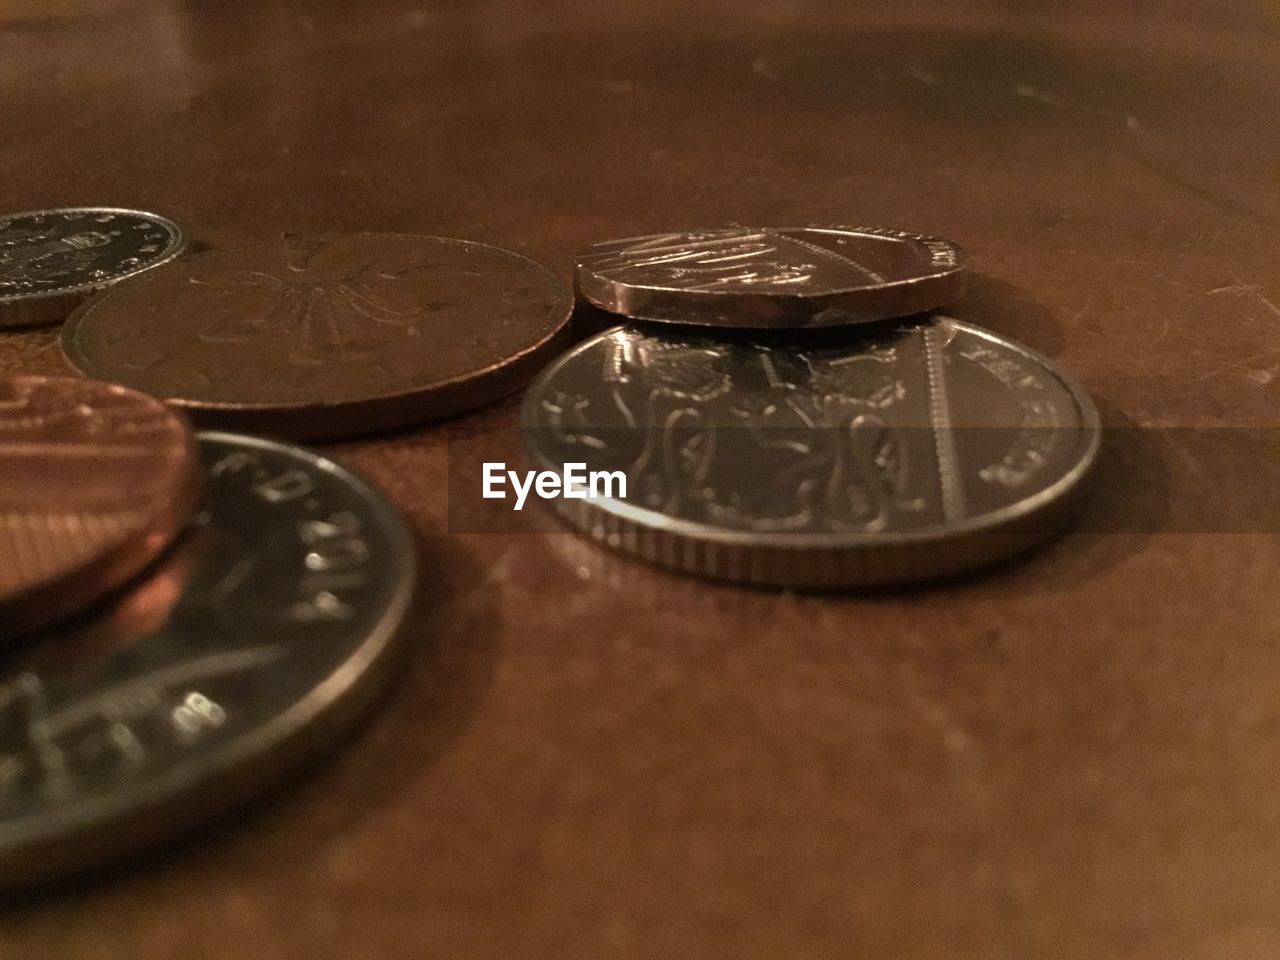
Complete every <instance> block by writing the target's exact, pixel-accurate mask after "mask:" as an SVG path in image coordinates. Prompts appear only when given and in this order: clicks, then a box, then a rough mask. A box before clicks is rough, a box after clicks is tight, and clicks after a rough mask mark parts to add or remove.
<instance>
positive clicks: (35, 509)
mask: <svg viewBox="0 0 1280 960" xmlns="http://www.w3.org/2000/svg"><path fill="white" fill-rule="evenodd" d="M199 491H200V469H199V466H198V461H197V458H196V451H195V444H194V441H193V439H192V437H191V433H190V430H189V429H188V427H187V424H186V421H185V419H184V418H183V417H182V416H181V415H180V414H178V413H176V412H174V411H172V410H170V409H169V408H167V407H166V406H165V405H164V404H163V403H161V402H160V401H158V400H154V399H152V398H151V397H147V396H144V395H142V394H140V393H137V392H135V391H133V390H128V389H125V388H124V387H118V386H113V385H111V384H106V383H97V382H94V381H92V380H81V379H78V378H72V377H39V376H20V377H10V378H0V641H2V640H4V639H7V638H9V637H10V636H12V635H14V634H17V633H21V632H26V631H29V630H33V629H35V628H37V627H40V626H43V625H45V624H49V623H53V622H54V621H56V620H58V619H61V618H62V617H65V616H67V615H69V614H71V613H74V612H75V611H77V610H79V609H81V608H82V607H85V606H88V605H89V604H91V603H93V602H95V601H96V600H98V599H100V598H101V597H102V596H103V595H104V594H106V593H107V592H108V591H110V590H111V589H113V588H115V587H117V586H119V585H120V584H122V583H124V581H126V580H127V579H129V577H131V576H133V575H134V574H135V573H137V572H138V571H139V570H141V569H142V568H143V567H145V566H146V565H147V564H148V563H149V562H151V560H153V559H154V558H155V557H156V556H157V555H158V554H159V553H160V552H161V551H162V550H164V548H165V547H166V546H168V545H169V543H170V542H171V541H172V540H173V538H174V537H175V536H176V534H177V533H178V531H179V530H180V529H181V528H182V526H183V525H184V524H185V523H186V521H187V518H188V517H189V516H190V514H191V511H192V510H193V509H194V508H195V505H196V502H197V500H198V498H199Z"/></svg>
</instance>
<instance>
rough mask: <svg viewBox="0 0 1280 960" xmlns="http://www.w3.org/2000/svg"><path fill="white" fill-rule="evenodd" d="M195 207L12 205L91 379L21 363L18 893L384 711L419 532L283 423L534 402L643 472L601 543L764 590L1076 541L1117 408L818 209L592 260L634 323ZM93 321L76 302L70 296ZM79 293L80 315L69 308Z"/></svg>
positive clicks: (429, 262)
mask: <svg viewBox="0 0 1280 960" xmlns="http://www.w3.org/2000/svg"><path fill="white" fill-rule="evenodd" d="M184 243H185V241H184V238H183V235H182V232H181V231H180V230H179V229H178V228H177V227H176V226H174V225H173V224H172V223H171V222H170V221H169V220H167V219H165V218H163V217H157V216H154V215H151V214H145V213H139V212H136V211H127V210H117V209H109V208H103V209H75V210H65V211H40V212H36V213H31V214H18V215H14V216H11V217H7V218H0V326H14V327H17V326H25V325H31V324H36V323H45V324H48V323H56V322H59V321H61V320H63V319H65V320H66V322H65V325H64V326H63V329H62V345H63V351H64V353H65V355H66V357H67V359H68V360H69V361H70V363H71V364H72V365H73V366H74V367H75V368H76V369H77V370H79V371H80V372H81V373H83V374H85V375H86V377H85V378H71V377H65V378H59V377H44V376H30V375H19V376H12V377H9V378H8V379H0V640H3V641H6V642H5V645H4V646H3V648H0V657H3V659H0V887H11V886H16V885H19V884H25V883H29V882H31V881H33V880H43V879H47V878H50V877H53V876H55V875H57V874H59V873H62V872H64V871H66V870H68V869H72V868H77V867H83V866H85V865H87V864H92V863H97V862H100V861H103V860H105V859H107V858H110V857H112V856H114V855H117V854H120V853H123V852H126V851H128V850H131V849H133V848H135V847H137V846H139V845H142V844H145V843H149V842H152V841H155V840H156V839H158V838H160V837H161V836H164V835H166V834H168V833H171V832H173V831H175V830H177V829H179V828H181V827H183V826H185V825H188V824H190V823H192V822H193V821H195V820H196V819H198V818H203V817H207V816H209V815H210V814H212V813H215V812H217V811H219V810H222V809H225V808H226V807H227V806H228V805H229V804H231V803H233V802H235V801H237V800H240V799H242V798H244V797H246V796H248V795H250V794H252V793H254V792H256V791H258V790H261V789H262V788H264V787H265V786H266V785H267V784H268V783H271V782H274V781H276V780H278V779H279V778H280V777H282V776H283V775H285V773H287V772H288V771H289V770H290V769H293V768H294V767H295V766H296V765H297V764H298V763H300V762H302V761H303V760H304V759H306V757H308V756H309V755H310V754H311V753H312V752H314V751H315V750H316V749H318V748H319V747H320V746H322V745H323V744H324V743H325V742H326V741H327V740H329V739H331V736H330V735H331V734H332V733H333V732H335V731H336V730H337V729H338V728H340V727H341V726H342V725H343V724H345V723H349V722H350V721H351V720H353V719H354V718H355V717H356V716H358V714H359V712H360V709H361V708H362V707H363V706H365V705H367V704H368V703H369V701H370V700H371V699H373V696H374V693H375V692H376V691H377V689H378V684H379V682H380V681H381V680H382V679H384V678H385V677H386V676H387V674H388V664H389V663H390V658H391V656H392V653H393V651H394V650H395V648H396V646H397V644H396V640H397V638H398V637H400V636H402V635H403V633H404V629H405V627H406V625H407V624H408V622H409V618H410V609H411V601H412V596H413V592H414V591H413V588H414V584H415V580H416V576H415V569H416V563H415V551H414V546H413V540H412V537H411V536H410V534H409V532H408V530H407V528H406V526H405V524H404V521H403V520H402V519H401V518H400V516H399V515H398V514H397V513H396V511H395V510H394V508H393V507H392V506H391V505H390V504H389V503H387V501H386V500H385V499H383V497H382V496H381V495H380V494H379V493H377V492H376V491H375V490H373V489H372V488H371V487H369V486H368V485H367V484H366V483H365V482H364V481H362V480H360V479H359V478H358V477H356V476H355V475H353V474H351V473H350V472H349V471H347V470H346V469H344V468H343V467H341V466H340V465H339V464H337V463H335V462H333V461H331V460H329V459H327V458H325V457H322V456H319V455H317V454H314V453H310V452H307V451H305V450H302V449H300V448H298V447H295V446H289V445H288V444H286V443H281V442H278V441H277V440H271V439H263V438H261V437H255V436H249V435H243V434H233V433H201V434H193V433H192V432H191V428H190V427H189V426H188V417H190V418H191V419H192V420H194V421H195V422H196V423H197V424H200V425H204V426H214V427H219V428H233V429H236V430H242V431H247V432H249V433H253V434H265V435H269V436H273V437H277V438H286V439H289V440H297V439H319V438H330V437H338V436H349V435H353V434H365V433H371V432H375V431H379V430H388V429H394V428H398V427H403V426H406V425H409V424H415V423H420V422H422V421H425V420H430V419H435V418H439V417H444V416H449V415H452V414H455V413H459V412H461V411H464V410H467V409H470V408H472V407H476V406H479V405H481V404H484V403H487V402H489V401H492V400H494V399H497V398H499V397H502V396H505V395H507V394H509V393H512V392H514V391H516V390H518V389H520V388H521V387H522V386H523V385H524V384H525V383H526V382H527V381H528V380H529V379H530V378H531V377H533V376H534V375H536V374H538V371H539V368H542V367H543V366H544V365H545V364H547V363H548V362H550V366H549V367H546V369H545V370H543V371H542V372H541V374H540V375H539V378H538V380H537V382H536V383H535V384H534V385H533V386H532V387H531V389H530V390H529V392H528V394H527V395H526V398H525V402H524V406H523V413H522V417H523V425H524V428H525V441H526V444H527V447H528V452H529V454H530V456H531V457H532V459H533V460H534V461H535V463H536V464H537V465H538V466H539V467H542V468H547V469H554V468H557V467H558V468H560V469H563V468H564V465H565V464H567V463H570V462H575V463H576V462H583V461H585V462H584V463H583V466H584V468H586V469H589V470H591V471H604V472H608V473H616V474H620V475H622V476H624V477H625V478H627V480H628V481H629V490H628V491H627V493H625V494H624V493H622V492H619V494H618V495H617V496H616V497H615V496H612V495H603V496H599V497H589V498H585V499H568V498H566V499H562V500H559V501H557V504H558V508H559V511H560V513H561V515H562V516H563V517H564V518H565V520H566V521H568V523H570V524H571V525H572V526H573V527H575V528H577V529H578V530H580V531H582V532H584V533H585V534H587V535H588V536H589V537H591V538H592V539H594V540H596V541H599V542H600V543H603V544H605V545H607V546H610V547H613V548H616V549H619V550H623V551H626V552H628V553H631V554H633V555H636V556H639V557H642V558H645V559H647V560H650V561H654V562H656V563H660V564H664V565H666V566H669V567H673V568H675V569H678V570H681V571H685V572H689V573H694V574H699V575H704V576H709V577H718V578H725V579H731V580H735V581H739V582H744V583H749V584H762V585H778V584H781V585H795V586H805V587H839V586H846V585H851V584H880V583H891V582H900V581H904V580H912V579H918V578H921V577H925V576H935V575H939V574H943V573H950V572H954V571H958V570H963V569H967V568H969V567H972V566H976V565H978V564H982V563H987V562H990V561H992V560H994V559H996V558H998V557H1001V556H1005V555H1007V554H1009V553H1011V552H1013V551H1016V550H1019V549H1022V548H1024V547H1026V546H1028V545H1030V544H1031V543H1034V542H1036V541H1037V540H1039V539H1041V538H1043V537H1044V536H1046V535H1047V534H1048V533H1050V532H1052V531H1053V530H1055V529H1057V528H1058V527H1059V526H1061V524H1062V523H1063V522H1064V521H1065V520H1066V519H1067V518H1068V517H1069V505H1070V502H1071V500H1072V498H1073V495H1074V493H1075V492H1076V490H1077V489H1078V488H1079V487H1080V482H1081V480H1082V479H1083V478H1084V476H1085V475H1086V474H1087V473H1088V471H1089V469H1090V466H1091V465H1092V462H1093V459H1094V457H1095V455H1096V451H1097V446H1098V434H1099V428H1098V423H1097V416H1096V414H1095V412H1094V410H1093V407H1092V405H1091V403H1090V401H1089V399H1088V397H1087V396H1086V395H1085V394H1084V392H1083V391H1082V390H1080V389H1079V387H1077V386H1075V385H1074V384H1073V383H1072V382H1071V381H1070V380H1069V379H1067V378H1066V377H1064V376H1063V375H1062V374H1060V373H1058V372H1057V371H1055V370H1053V369H1052V368H1051V367H1050V366H1049V365H1048V363H1047V362H1046V361H1045V360H1044V359H1043V358H1041V357H1039V356H1037V355H1036V354H1035V353H1033V352H1032V351H1030V350H1028V349H1026V348H1024V347H1021V346H1019V345H1017V344H1015V343H1012V342H1010V341H1008V340H1005V339H1003V338H1001V337H999V336H998V335H996V334H994V333H991V332H988V331H984V330H981V329H979V328H977V327H974V326H971V325H968V324H964V323H960V322H958V321H956V320H952V319H949V318H946V317H943V316H940V315H937V314H935V313H930V311H934V310H937V309H938V308H941V307H943V306H945V305H947V304H948V303H951V302H953V301H955V300H956V299H958V298H959V297H960V296H961V294H962V292H963V287H964V277H965V262H964V256H963V254H962V253H961V251H960V250H959V249H958V248H957V247H956V246H955V245H954V244H951V243H949V242H948V241H946V240H943V239H940V238H936V237H925V236H911V235H907V234H902V233H897V232H893V231H884V230H867V229H850V228H842V227H806V228H798V229H786V230H747V229H740V228H732V229H727V230H715V231H702V232H699V233H694V234H666V235H661V236H654V237H642V238H638V239H634V240H625V241H619V242H615V243H608V244H600V245H598V246H596V247H593V248H590V249H589V250H588V251H586V252H585V253H584V254H583V255H582V256H581V257H580V258H579V261H578V264H577V278H576V279H577V289H578V292H579V295H580V296H581V297H582V298H583V299H584V300H586V301H589V302H590V303H592V304H594V305H595V306H596V307H599V308H602V309H604V310H606V311H610V312H612V313H614V314H615V315H617V316H618V318H619V320H621V321H625V322H624V323H623V324H622V325H620V326H617V327H616V328H614V329H610V330H607V331H606V332H604V333H601V334H599V335H598V336H596V337H594V338H592V339H590V340H587V341H586V342H584V343H581V344H579V345H577V346H575V347H573V348H572V349H569V350H568V352H567V353H563V354H562V355H560V356H559V357H558V358H557V357H556V355H557V354H559V353H560V352H561V351H562V350H563V349H564V348H565V347H566V346H567V345H568V344H567V339H566V338H567V336H568V329H569V325H568V324H569V318H570V313H571V310H572V307H573V298H572V296H571V295H570V293H569V291H568V290H567V289H566V288H565V287H564V286H563V285H562V284H561V283H560V281H559V280H558V279H557V278H556V277H555V275H554V274H553V273H551V272H550V271H548V270H547V269H545V268H544V267H542V266H540V265H539V264H537V263H534V262H533V261H530V260H528V259H526V258H524V257H522V256H520V255H518V254H515V253H511V252H509V251H505V250H501V249H498V248H494V247H489V246H485V245H483V244H478V243H472V242H468V241H462V240H451V239H445V238H438V237H428V236H410V235H399V234H395V235H392V234H360V235H355V236H322V237H317V238H301V237H285V238H282V239H280V240H277V241H273V242H268V243H262V244H257V245H252V246H247V247H239V248H230V249H214V250H210V251H208V252H205V253H201V254H197V255H193V256H188V257H184V258H179V256H178V255H179V253H180V252H181V250H182V248H183V245H184ZM71 311H73V312H71ZM69 312H70V315H69V316H68V313H69Z"/></svg>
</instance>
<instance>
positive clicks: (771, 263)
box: [576, 226, 966, 328]
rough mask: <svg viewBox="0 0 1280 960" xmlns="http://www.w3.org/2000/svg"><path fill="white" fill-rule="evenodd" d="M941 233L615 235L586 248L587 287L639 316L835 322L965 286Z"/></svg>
mask: <svg viewBox="0 0 1280 960" xmlns="http://www.w3.org/2000/svg"><path fill="white" fill-rule="evenodd" d="M965 271H966V267H965V256H964V253H963V252H962V251H961V250H960V248H958V247H957V246H956V245H955V244H953V243H951V242H950V241H949V240H944V239H942V238H941V237H928V236H916V235H914V234H908V233H899V232H897V231H893V230H877V229H872V228H865V227H816V226H815V227H795V228H754V227H733V228H730V229H724V230H701V231H696V232H690V233H665V234H656V235H654V236H647V237H633V238H631V239H628V240H614V241H610V242H608V243H599V244H596V245H595V246H592V247H588V248H587V249H586V250H585V251H583V252H582V253H581V254H579V255H578V258H577V274H576V283H577V288H578V293H579V295H581V296H582V297H584V298H586V299H587V300H588V301H590V302H591V303H593V304H595V305H596V306H597V307H600V308H601V309H603V310H608V311H610V312H611V313H616V314H621V315H622V316H626V317H634V318H635V319H638V320H656V321H663V322H670V323H683V324H706V325H709V326H716V327H744V328H750V327H763V328H796V327H827V326H841V325H845V324H855V323H864V322H868V321H872V320H884V319H886V318H889V317H903V316H907V315H909V314H916V313H923V312H925V311H929V310H936V309H937V308H939V307H943V306H946V305H947V304H950V303H954V302H955V301H956V300H958V299H960V297H961V296H962V295H963V294H964V284H965Z"/></svg>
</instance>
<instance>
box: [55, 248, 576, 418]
mask: <svg viewBox="0 0 1280 960" xmlns="http://www.w3.org/2000/svg"><path fill="white" fill-rule="evenodd" d="M572 308H573V298H572V295H571V294H570V292H569V290H568V289H567V287H566V286H565V285H564V284H563V283H561V281H560V280H559V279H558V278H557V277H556V276H555V275H554V274H553V273H551V272H550V271H549V270H547V269H546V268H545V267H542V266H541V265H539V264H537V263H534V262H533V261H532V260H529V259H528V258H526V257H522V256H520V255H519V254H516V253H512V252H510V251H507V250H501V249H499V248H497V247H490V246H486V245H485V244H480V243H471V242H469V241H465V240H450V239H445V238H441V237H419V236H404V235H397V234H360V235H354V236H346V237H327V238H319V239H303V238H296V237H295V238H286V239H283V240H278V241H274V242H270V243H262V244H258V245H255V246H248V247H241V248H238V249H228V250H214V251H210V252H208V253H204V254H200V255H198V256H194V257H190V258H187V259H183V260H179V261H175V262H173V263H171V264H168V265H166V266H163V267H158V268H156V269H155V270H151V271H148V272H147V273H145V274H142V275H140V276H139V277H137V278H136V279H135V280H131V281H129V282H127V283H123V284H120V285H119V286H117V287H115V288H113V289H112V290H110V291H109V292H107V293H106V294H104V295H103V296H101V297H100V298H98V299H97V300H94V301H92V302H90V303H87V304H85V305H84V306H83V307H81V308H80V309H79V310H77V311H76V313H75V314H73V315H72V317H71V318H70V319H69V320H68V321H67V325H66V327H65V329H64V330H63V337H62V349H63V352H64V353H65V354H66V356H67V357H68V359H70V361H71V362H72V363H73V364H74V365H75V366H76V367H77V368H79V369H80V370H82V371H83V372H85V373H86V374H88V375H90V376H93V377H99V378H103V379H109V380H114V381H117V382H120V383H124V384H127V385H129V386H131V387H136V388H137V389H140V390H145V391H146V392H147V393H150V394H153V395H155V396H158V397H164V398H166V399H167V400H168V401H169V402H170V403H173V404H176V405H177V406H180V407H182V408H183V409H185V410H187V411H188V412H189V413H190V414H191V416H192V418H193V419H195V420H196V422H197V423H203V424H214V425H218V426H225V427H233V428H237V429H245V430H252V431H254V432H258V433H263V432H266V433H272V434H275V435H277V436H284V437H289V438H294V439H320V438H329V437H337V436H349V435H352V434H360V433H370V432H374V431H377V430H384V429H391V428H395V427H401V426H406V425H408V424H411V423H417V422H421V421H423V420H429V419H434V418H438V417H444V416H449V415H451V414H454V413H459V412H461V411H463V410H466V409H469V408H472V407H477V406H480V405H482V404H485V403H488V402H490V401H493V400H496V399H498V398H499V397H502V396H506V395H507V394H509V393H512V392H514V391H516V390H518V389H520V388H521V387H523V386H524V384H525V383H526V382H527V381H528V380H529V379H530V378H531V377H532V376H533V375H534V374H535V373H537V371H538V370H539V368H540V367H541V366H542V365H543V364H544V363H545V362H546V361H547V360H549V359H550V358H551V357H552V356H554V355H555V354H557V353H558V352H559V351H560V349H561V347H562V346H563V345H564V343H565V341H566V338H567V335H568V321H569V315H570V313H571V311H572Z"/></svg>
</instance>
